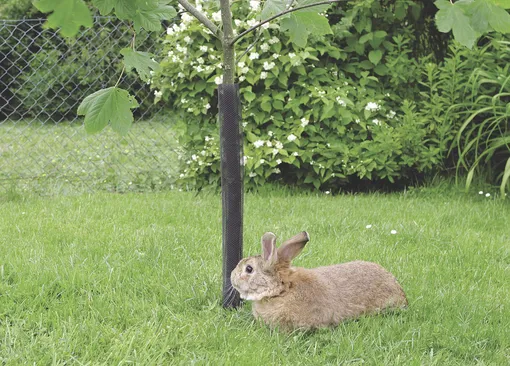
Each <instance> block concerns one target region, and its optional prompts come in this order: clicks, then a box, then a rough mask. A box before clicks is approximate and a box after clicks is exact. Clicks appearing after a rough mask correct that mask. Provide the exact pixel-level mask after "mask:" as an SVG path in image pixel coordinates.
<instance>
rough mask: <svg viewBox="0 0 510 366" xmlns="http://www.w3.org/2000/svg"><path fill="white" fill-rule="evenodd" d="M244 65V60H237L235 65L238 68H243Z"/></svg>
mask: <svg viewBox="0 0 510 366" xmlns="http://www.w3.org/2000/svg"><path fill="white" fill-rule="evenodd" d="M245 66H246V63H245V62H244V61H239V62H238V63H237V67H239V68H240V69H242V68H243V67H245Z"/></svg>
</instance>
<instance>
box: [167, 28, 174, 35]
mask: <svg viewBox="0 0 510 366" xmlns="http://www.w3.org/2000/svg"><path fill="white" fill-rule="evenodd" d="M166 34H168V35H169V36H171V35H172V34H174V30H173V29H172V28H170V27H168V28H167V29H166Z"/></svg>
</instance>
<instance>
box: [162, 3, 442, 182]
mask: <svg viewBox="0 0 510 366" xmlns="http://www.w3.org/2000/svg"><path fill="white" fill-rule="evenodd" d="M410 4H411V3H410ZM237 7H239V8H237ZM410 7H411V5H409V8H410ZM234 10H235V11H236V13H237V14H239V13H240V14H245V13H246V12H247V11H248V9H246V8H243V7H241V6H240V5H237V4H236V5H235V7H234ZM243 12H244V13H243ZM392 12H394V7H393V6H383V5H381V4H378V3H374V4H371V5H370V6H368V7H363V6H357V5H356V6H354V7H346V8H336V9H334V10H332V11H331V13H330V14H329V18H330V19H335V18H336V19H344V20H342V21H332V29H333V30H334V31H335V34H334V35H332V36H327V37H316V36H311V37H310V40H309V43H308V46H307V47H305V48H304V49H302V48H298V47H296V46H294V45H293V43H292V42H291V41H290V39H289V38H287V37H286V34H285V33H282V31H281V28H284V27H283V23H282V27H280V28H279V27H278V26H276V25H272V26H270V27H267V28H266V29H263V30H262V31H261V33H260V38H259V40H258V42H257V43H256V45H255V47H253V48H252V49H250V51H248V53H246V54H243V55H242V56H241V57H240V58H239V59H238V61H237V74H238V77H239V81H240V91H241V98H242V103H243V127H244V136H245V146H244V159H243V162H244V164H245V171H246V176H247V186H248V187H254V186H260V185H262V184H265V183H266V182H268V181H273V180H282V181H285V179H287V182H288V183H292V184H296V185H300V186H309V187H317V188H320V189H324V190H326V189H338V188H339V187H341V186H342V185H345V184H349V183H354V182H357V181H358V180H362V181H368V180H374V181H377V180H385V181H389V182H394V181H395V180H410V179H413V177H414V176H415V174H418V173H423V172H426V171H430V170H431V169H432V168H433V167H434V166H435V165H437V164H438V163H440V160H441V156H442V154H443V153H444V151H441V150H440V147H439V144H438V142H437V141H438V139H437V138H436V139H433V138H432V137H434V136H435V131H433V130H430V128H429V126H428V123H427V118H426V117H424V116H420V115H419V114H418V108H417V106H416V103H415V102H413V101H412V100H413V99H414V97H415V96H416V95H417V93H418V89H417V88H416V86H417V82H418V80H417V77H418V76H419V72H418V71H417V70H418V65H417V63H416V62H415V60H414V59H413V56H412V45H413V42H414V37H413V30H412V28H411V26H407V27H405V26H399V27H395V28H394V27H393V22H394V21H395V20H394V17H393V15H391V14H392ZM373 14H378V18H377V20H374V19H375V18H373ZM252 16H253V15H249V16H248V21H247V22H242V21H239V20H238V21H236V22H237V25H238V26H239V27H240V31H242V29H243V28H245V27H249V26H250V22H251V19H250V18H251V17H252ZM345 19H350V20H349V21H348V22H350V23H346V20H345ZM398 22H399V23H401V22H402V20H398ZM168 33H169V35H168V37H167V39H166V40H165V45H166V49H165V53H167V58H166V59H164V60H163V61H162V62H161V65H162V70H161V72H160V73H157V74H156V76H155V78H154V81H153V86H154V88H155V89H156V92H157V93H162V100H163V101H168V106H169V108H171V110H172V113H175V114H176V115H178V116H179V117H178V119H179V120H180V122H177V125H176V130H177V131H178V134H179V140H180V142H181V143H182V144H183V145H184V146H185V147H187V148H188V149H189V155H188V158H187V159H183V161H182V174H181V178H182V181H183V183H185V184H187V185H189V186H197V187H204V186H209V185H217V184H218V181H219V146H218V135H217V134H218V132H217V123H216V113H217V108H216V105H217V96H216V93H215V90H216V87H217V85H216V84H217V83H220V82H221V70H220V69H219V67H218V61H219V60H220V57H221V54H220V52H219V51H217V48H218V47H217V46H218V44H217V40H216V39H215V38H213V37H212V36H211V35H206V36H205V37H201V33H202V27H201V26H200V25H199V24H198V22H196V21H194V20H193V19H188V18H184V22H183V23H182V24H181V25H180V26H177V25H175V26H173V27H172V28H170V29H169V31H168ZM255 37H256V35H253V36H251V37H247V38H245V39H243V40H241V42H240V44H239V49H245V48H247V47H248V46H249V45H250V44H251V43H252V42H253V41H254V40H255ZM416 99H419V98H416ZM444 149H446V147H444Z"/></svg>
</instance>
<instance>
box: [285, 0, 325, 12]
mask: <svg viewBox="0 0 510 366" xmlns="http://www.w3.org/2000/svg"><path fill="white" fill-rule="evenodd" d="M321 1H322V0H298V1H296V2H295V5H294V7H299V6H303V5H309V4H315V3H318V2H321ZM330 6H331V4H321V5H315V6H313V7H310V8H306V9H303V10H298V11H306V10H308V11H310V10H313V11H316V12H320V13H322V12H325V11H326V10H328V8H329V7H330Z"/></svg>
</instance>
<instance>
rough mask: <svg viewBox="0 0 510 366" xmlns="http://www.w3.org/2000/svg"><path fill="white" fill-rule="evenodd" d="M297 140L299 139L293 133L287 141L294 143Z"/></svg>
mask: <svg viewBox="0 0 510 366" xmlns="http://www.w3.org/2000/svg"><path fill="white" fill-rule="evenodd" d="M295 139H297V137H296V136H295V135H294V134H292V133H291V134H290V135H289V136H287V140H289V141H290V142H292V141H294V140H295Z"/></svg>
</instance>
